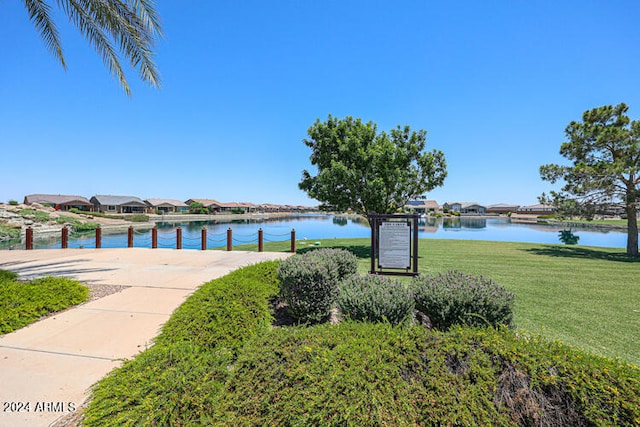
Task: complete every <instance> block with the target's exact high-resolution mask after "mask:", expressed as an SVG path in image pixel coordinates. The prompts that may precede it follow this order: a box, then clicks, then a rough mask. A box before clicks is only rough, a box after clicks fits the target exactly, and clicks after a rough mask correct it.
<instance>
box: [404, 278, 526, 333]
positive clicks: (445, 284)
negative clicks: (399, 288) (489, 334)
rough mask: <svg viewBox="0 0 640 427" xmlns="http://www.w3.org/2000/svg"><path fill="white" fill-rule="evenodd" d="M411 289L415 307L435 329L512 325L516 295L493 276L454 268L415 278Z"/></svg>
mask: <svg viewBox="0 0 640 427" xmlns="http://www.w3.org/2000/svg"><path fill="white" fill-rule="evenodd" d="M412 289H413V292H414V295H415V303H416V309H417V310H418V311H420V312H421V313H423V314H425V315H426V316H428V317H429V320H430V321H431V324H432V326H433V327H435V328H438V329H447V328H449V327H450V326H451V325H454V324H467V325H471V326H483V325H492V326H496V325H499V324H503V325H507V326H511V325H512V321H513V302H514V299H515V295H514V294H512V293H511V292H509V291H507V290H506V289H505V288H503V287H502V286H500V285H498V284H496V283H495V282H494V281H493V280H491V279H488V278H485V277H482V276H472V275H469V274H465V273H462V272H460V271H455V270H453V271H449V272H448V273H444V274H436V275H427V276H420V277H417V278H414V280H413V282H412Z"/></svg>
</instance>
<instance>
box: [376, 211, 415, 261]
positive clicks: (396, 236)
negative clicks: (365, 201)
mask: <svg viewBox="0 0 640 427" xmlns="http://www.w3.org/2000/svg"><path fill="white" fill-rule="evenodd" d="M378 248H379V252H378V266H379V267H380V268H401V269H408V268H411V227H410V226H409V224H407V223H406V222H397V221H383V222H382V223H381V224H380V241H379V246H378Z"/></svg>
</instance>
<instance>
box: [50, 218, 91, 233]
mask: <svg viewBox="0 0 640 427" xmlns="http://www.w3.org/2000/svg"><path fill="white" fill-rule="evenodd" d="M56 222H57V223H58V224H70V225H71V228H72V230H73V231H74V232H76V233H82V232H85V231H95V229H96V228H98V227H100V224H98V223H97V222H93V221H86V222H85V221H82V220H80V219H78V218H76V217H73V216H69V215H60V216H59V217H58V218H56Z"/></svg>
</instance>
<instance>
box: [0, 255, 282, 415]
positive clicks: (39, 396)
mask: <svg viewBox="0 0 640 427" xmlns="http://www.w3.org/2000/svg"><path fill="white" fill-rule="evenodd" d="M289 255H290V254H287V253H269V252H262V253H258V252H238V251H235V252H223V251H196V250H175V249H144V248H126V249H43V250H33V251H24V250H21V251H6V250H5V251H0V269H3V270H12V271H15V272H17V273H18V274H19V275H20V277H21V278H35V277H41V276H44V275H54V276H66V277H71V278H74V279H77V280H79V281H80V282H84V283H96V284H108V285H122V286H129V287H128V288H126V289H124V290H123V291H122V292H118V293H115V294H112V295H108V296H106V297H104V298H101V299H98V300H94V301H91V302H88V303H85V304H82V305H79V306H77V307H74V308H72V309H70V310H67V311H64V312H62V313H59V314H56V315H54V316H51V317H47V318H45V319H43V320H40V321H38V322H36V323H34V324H32V325H30V326H27V327H25V328H22V329H20V330H18V331H15V332H12V333H10V334H6V335H2V336H0V426H2V427H4V426H11V427H13V426H29V427H32V426H48V425H50V424H52V423H54V422H55V421H56V420H58V419H60V418H62V417H63V416H65V415H67V414H69V412H73V411H74V410H75V409H76V408H78V407H79V406H80V405H81V404H82V403H83V402H84V400H85V399H86V397H87V391H88V389H89V387H90V386H91V385H92V384H93V383H95V382H96V381H98V380H99V379H100V378H102V377H103V376H104V375H105V374H107V373H108V372H109V371H111V370H112V369H113V368H114V367H116V366H119V364H120V363H121V361H122V360H123V359H127V358H131V357H132V356H134V355H136V354H137V353H139V352H140V351H143V350H144V349H145V348H147V347H148V346H149V344H150V343H151V341H152V339H153V338H154V337H155V336H156V335H157V333H158V332H159V329H160V327H161V326H162V325H163V324H164V322H165V321H166V320H167V319H168V318H169V317H170V315H171V313H172V312H173V311H174V310H175V309H176V308H177V307H178V306H179V305H180V304H182V302H183V301H184V300H185V299H186V298H187V296H189V295H190V294H191V293H192V292H193V291H194V290H195V289H196V288H197V287H198V286H200V285H201V284H203V283H205V282H207V281H209V280H212V279H214V278H216V277H220V276H223V275H225V274H227V273H229V272H230V271H233V270H235V269H237V268H239V267H242V266H246V265H250V264H255V263H257V262H260V261H264V260H272V259H280V258H284V257H287V256H289Z"/></svg>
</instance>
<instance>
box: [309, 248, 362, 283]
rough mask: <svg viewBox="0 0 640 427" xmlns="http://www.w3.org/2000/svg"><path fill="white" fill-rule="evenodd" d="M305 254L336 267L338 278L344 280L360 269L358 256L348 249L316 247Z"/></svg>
mask: <svg viewBox="0 0 640 427" xmlns="http://www.w3.org/2000/svg"><path fill="white" fill-rule="evenodd" d="M303 256H306V257H312V258H314V259H317V260H318V261H320V262H324V263H326V264H328V265H329V267H330V268H335V269H336V271H337V274H338V280H343V279H345V278H347V277H349V276H352V275H354V274H356V272H357V271H358V257H356V256H355V255H354V254H353V253H351V252H350V251H348V250H346V249H315V250H313V251H310V252H306V253H305V254H304V255H303Z"/></svg>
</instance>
